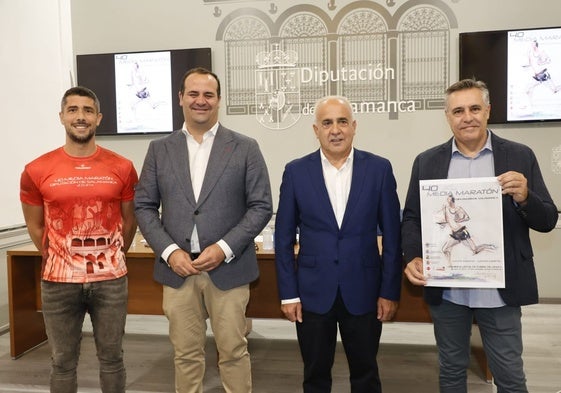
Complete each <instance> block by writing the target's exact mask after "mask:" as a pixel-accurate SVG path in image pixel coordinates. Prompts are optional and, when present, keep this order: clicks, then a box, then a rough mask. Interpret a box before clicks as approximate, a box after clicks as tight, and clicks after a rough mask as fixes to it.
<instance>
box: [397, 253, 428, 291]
mask: <svg viewBox="0 0 561 393" xmlns="http://www.w3.org/2000/svg"><path fill="white" fill-rule="evenodd" d="M403 272H404V273H405V275H406V276H407V278H408V279H409V281H411V284H413V285H426V284H427V281H426V278H425V276H424V275H423V259H422V258H419V257H417V258H414V259H412V260H411V262H409V263H408V264H407V266H405V270H404V271H403Z"/></svg>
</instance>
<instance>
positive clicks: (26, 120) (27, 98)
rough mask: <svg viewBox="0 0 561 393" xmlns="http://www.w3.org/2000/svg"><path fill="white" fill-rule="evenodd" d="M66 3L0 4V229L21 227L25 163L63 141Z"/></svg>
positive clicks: (68, 65)
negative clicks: (60, 117) (21, 184)
mask: <svg viewBox="0 0 561 393" xmlns="http://www.w3.org/2000/svg"><path fill="white" fill-rule="evenodd" d="M69 18H70V3H69V0H47V1H34V0H21V1H9V0H2V1H0V37H2V39H1V40H0V64H1V65H0V69H1V70H2V72H1V73H0V86H1V88H0V108H2V109H1V111H2V115H1V122H2V123H1V124H2V126H1V127H0V137H1V138H2V154H0V168H2V171H1V172H2V174H1V176H2V183H1V184H2V187H0V206H2V214H0V228H3V227H7V226H12V225H15V224H22V223H23V216H22V213H21V208H20V204H19V177H20V174H21V171H22V170H23V166H24V164H25V163H27V162H28V161H30V160H31V159H33V158H35V157H37V156H38V155H39V154H41V153H44V152H45V151H46V149H49V148H53V147H55V146H57V145H60V144H62V143H63V142H64V130H63V129H61V127H60V123H59V121H58V112H59V108H60V97H61V96H62V93H63V92H64V91H65V90H66V89H67V88H68V87H70V85H71V78H70V72H71V71H72V66H73V64H72V52H71V50H72V41H71V39H72V36H71V31H70V20H69Z"/></svg>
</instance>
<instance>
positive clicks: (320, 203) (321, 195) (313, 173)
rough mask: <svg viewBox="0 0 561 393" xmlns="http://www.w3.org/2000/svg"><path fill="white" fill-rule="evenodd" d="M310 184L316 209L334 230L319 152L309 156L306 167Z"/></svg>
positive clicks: (335, 219) (331, 210)
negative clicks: (325, 216) (315, 201)
mask: <svg viewBox="0 0 561 393" xmlns="http://www.w3.org/2000/svg"><path fill="white" fill-rule="evenodd" d="M308 171H309V176H308V178H309V179H310V183H311V185H312V187H313V189H314V191H315V193H316V195H317V208H318V210H319V211H322V212H325V214H326V215H327V216H328V219H329V221H330V222H331V224H332V225H333V226H334V227H335V228H339V226H338V224H337V218H336V217H335V212H334V211H333V206H331V201H330V200H329V194H328V193H327V187H326V186H325V178H324V177H323V168H322V166H321V155H320V153H319V150H318V151H317V152H315V153H314V154H312V155H311V156H310V165H309V166H308Z"/></svg>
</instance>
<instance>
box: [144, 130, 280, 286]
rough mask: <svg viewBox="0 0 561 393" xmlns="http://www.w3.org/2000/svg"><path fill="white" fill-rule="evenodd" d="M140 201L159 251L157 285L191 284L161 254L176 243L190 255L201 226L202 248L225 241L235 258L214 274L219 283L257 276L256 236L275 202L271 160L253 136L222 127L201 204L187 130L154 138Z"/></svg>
mask: <svg viewBox="0 0 561 393" xmlns="http://www.w3.org/2000/svg"><path fill="white" fill-rule="evenodd" d="M134 201H135V212H136V217H137V220H138V225H139V227H140V230H141V231H142V234H143V235H144V237H145V239H146V241H147V242H148V244H149V245H150V246H151V247H152V249H153V250H154V254H155V255H156V260H155V264H154V279H155V280H156V281H157V282H159V283H161V284H163V285H167V286H170V287H173V288H179V287H180V286H181V285H182V284H183V282H184V281H185V279H186V278H184V277H181V276H179V275H177V274H175V273H174V272H173V271H172V270H171V269H170V268H169V267H168V265H167V264H166V263H165V262H164V261H163V260H162V259H161V254H162V252H163V251H164V250H165V249H166V247H168V246H169V245H171V244H173V243H176V244H177V245H178V246H179V247H181V248H182V249H183V250H185V251H187V252H189V251H190V247H191V246H190V238H191V234H192V232H193V227H194V226H195V224H196V225H197V232H198V235H199V241H200V246H201V250H204V249H205V248H206V247H208V246H209V245H211V244H213V243H216V242H217V241H218V240H220V239H224V241H225V242H226V243H227V244H228V246H230V248H231V249H232V251H233V252H234V255H235V258H234V259H233V260H232V261H230V262H229V263H222V264H220V265H219V266H218V267H217V268H216V269H214V270H212V271H210V272H209V274H210V277H211V279H212V281H213V282H214V284H215V285H216V286H217V287H218V288H220V289H222V290H227V289H231V288H235V287H238V286H241V285H244V284H247V283H250V282H251V281H253V280H255V279H256V278H257V277H258V276H259V270H258V267H257V258H256V255H255V247H254V242H253V240H254V238H255V236H257V235H258V234H259V233H260V232H261V230H262V229H263V228H264V227H265V225H266V224H267V223H268V221H269V219H270V218H271V215H272V200H271V186H270V183H269V175H268V173H267V167H266V165H265V160H264V159H263V156H262V154H261V151H260V150H259V146H258V145H257V142H256V141H255V140H254V139H251V138H249V137H247V136H244V135H242V134H239V133H237V132H234V131H232V130H229V129H227V128H225V127H223V126H221V125H219V127H218V131H217V133H216V136H215V139H214V143H213V146H212V150H211V152H210V157H209V162H208V166H207V169H206V173H205V177H204V181H203V185H202V188H201V192H200V195H199V199H198V201H195V196H194V194H193V187H192V184H191V177H190V170H189V158H188V150H187V140H186V137H185V134H184V133H183V132H182V131H181V130H177V131H174V132H173V133H172V134H170V135H168V136H166V137H163V138H160V139H157V140H154V141H152V142H150V145H149V147H148V152H147V153H146V158H145V160H144V165H143V167H142V172H141V175H140V179H139V182H138V185H137V187H136V192H135V199H134ZM160 205H161V216H160V212H159V208H160ZM187 279H188V278H187Z"/></svg>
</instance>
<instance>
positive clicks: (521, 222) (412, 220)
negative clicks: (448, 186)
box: [402, 133, 557, 306]
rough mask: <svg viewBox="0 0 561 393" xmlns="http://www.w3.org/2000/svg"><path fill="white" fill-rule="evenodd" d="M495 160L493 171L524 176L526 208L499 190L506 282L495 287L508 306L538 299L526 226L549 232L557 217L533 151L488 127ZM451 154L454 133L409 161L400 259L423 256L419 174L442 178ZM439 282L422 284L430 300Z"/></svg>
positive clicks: (438, 293) (435, 298)
mask: <svg viewBox="0 0 561 393" xmlns="http://www.w3.org/2000/svg"><path fill="white" fill-rule="evenodd" d="M490 135H491V145H492V147H493V159H494V163H495V175H497V176H498V175H501V174H503V173H505V172H508V171H515V172H520V173H522V174H523V175H524V176H525V177H526V179H527V180H528V190H529V194H528V203H527V204H526V206H524V208H520V207H519V206H518V205H517V204H515V203H514V202H513V200H512V197H510V196H506V195H505V196H503V227H504V231H503V241H504V252H505V255H504V257H505V281H506V287H505V288H504V289H499V293H500V295H501V297H502V298H503V300H504V302H505V303H506V304H507V305H509V306H522V305H526V304H533V303H537V302H538V284H537V279H536V270H535V267H534V261H533V256H534V253H533V250H532V245H531V243H530V233H529V232H530V231H529V229H530V228H531V229H534V230H536V231H539V232H549V231H551V230H552V229H553V228H555V224H556V222H557V207H556V206H555V204H554V203H553V200H552V199H551V196H550V195H549V192H548V191H547V188H546V186H545V183H544V181H543V177H542V174H541V171H540V168H539V165H538V161H537V159H536V156H535V155H534V152H533V151H532V150H531V149H530V148H529V147H527V146H525V145H522V144H520V143H516V142H512V141H509V140H506V139H503V138H500V137H498V136H497V135H495V134H493V133H490ZM451 155H452V139H450V140H449V141H448V142H446V143H444V144H442V145H439V146H436V147H433V148H432V149H429V150H427V151H425V152H423V153H421V154H419V155H418V156H417V158H416V159H415V161H414V163H413V169H412V172H411V181H410V183H409V190H408V192H407V199H406V200H405V206H404V209H403V224H402V239H403V242H402V247H403V255H404V262H405V263H408V262H410V261H411V260H412V259H414V258H415V257H419V258H422V256H423V253H422V247H421V207H420V200H419V180H424V179H429V180H430V179H446V178H447V177H448V167H449V166H450V157H451ZM442 291H443V288H429V287H425V289H424V296H425V300H426V301H427V303H429V304H440V302H441V301H442Z"/></svg>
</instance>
